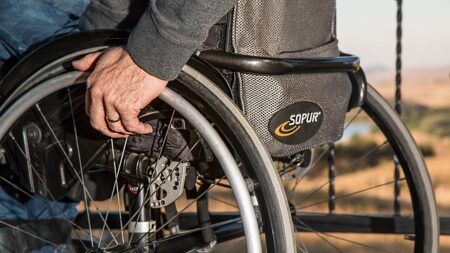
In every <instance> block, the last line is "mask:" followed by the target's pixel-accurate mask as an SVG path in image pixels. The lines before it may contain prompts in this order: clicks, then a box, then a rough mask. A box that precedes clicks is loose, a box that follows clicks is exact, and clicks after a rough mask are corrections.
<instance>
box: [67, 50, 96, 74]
mask: <svg viewBox="0 0 450 253" xmlns="http://www.w3.org/2000/svg"><path fill="white" fill-rule="evenodd" d="M101 55H102V52H96V53H92V54H87V55H85V56H84V57H83V58H81V59H78V60H75V61H73V62H72V66H73V67H74V68H75V69H76V70H79V71H83V72H85V71H88V70H90V69H92V68H93V67H94V66H95V64H96V63H97V60H98V59H99V58H100V56H101Z"/></svg>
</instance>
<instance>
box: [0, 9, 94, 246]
mask: <svg viewBox="0 0 450 253" xmlns="http://www.w3.org/2000/svg"><path fill="white" fill-rule="evenodd" d="M88 3H89V0H1V1H0V24H1V25H0V60H2V61H7V60H11V59H15V60H18V59H20V58H22V57H23V56H24V55H26V53H27V52H29V51H30V50H32V49H33V48H35V47H37V46H39V45H41V44H43V43H45V42H47V41H50V40H52V39H54V38H55V37H58V36H61V35H64V34H68V33H73V32H77V31H78V30H79V28H78V26H79V16H80V15H81V13H82V12H83V10H84V9H85V8H86V6H87V5H88ZM4 187H7V186H6V185H5V183H4V182H3V181H2V182H0V219H1V220H39V219H67V218H73V217H75V216H76V214H77V211H76V203H65V202H57V201H51V200H48V199H44V198H43V197H40V196H35V198H32V199H30V200H28V201H26V202H20V201H18V200H17V199H16V198H15V197H14V196H12V195H14V194H8V193H7V192H6V191H5V190H4ZM62 247H64V245H63V246H62ZM33 252H38V253H44V252H45V253H46V252H58V249H55V248H54V247H51V246H49V247H44V248H42V249H40V250H37V251H33Z"/></svg>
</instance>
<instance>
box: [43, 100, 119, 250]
mask: <svg viewBox="0 0 450 253" xmlns="http://www.w3.org/2000/svg"><path fill="white" fill-rule="evenodd" d="M35 108H36V110H37V111H38V112H39V115H40V116H41V118H42V120H43V121H44V123H45V125H46V127H47V128H48V130H49V131H50V133H51V135H52V137H53V138H54V139H55V141H56V143H57V144H58V147H59V149H60V151H61V152H62V154H63V155H64V157H65V159H66V160H67V162H68V163H69V165H70V167H71V168H72V170H73V172H74V173H75V176H76V177H77V178H78V181H79V182H80V183H81V186H82V187H83V190H84V193H86V197H89V199H86V200H88V201H90V202H91V203H92V204H93V205H94V208H95V209H96V211H97V213H98V214H99V217H100V218H101V219H102V221H103V222H105V223H106V220H105V218H104V217H103V215H102V214H101V212H100V210H99V209H98V207H97V205H96V204H95V202H94V199H93V198H92V196H91V194H90V193H89V190H88V189H87V187H86V185H85V181H84V177H83V176H80V174H79V173H78V172H77V170H76V169H75V166H74V165H73V163H72V161H71V160H70V158H69V156H68V154H67V152H66V151H65V150H64V148H63V146H62V144H61V142H60V141H59V139H58V137H57V136H56V133H55V131H54V130H53V128H52V127H51V125H50V123H49V122H48V120H47V118H46V117H45V115H44V113H43V111H42V110H41V107H40V106H39V104H35ZM81 174H82V175H83V173H82V172H81ZM85 204H87V202H86V201H85ZM85 206H86V207H87V205H85ZM106 226H107V228H108V230H110V229H109V227H108V224H106ZM111 236H113V234H112V233H111ZM113 239H114V240H115V242H116V244H117V245H119V243H118V242H117V240H116V239H115V238H114V236H113ZM92 246H93V245H92Z"/></svg>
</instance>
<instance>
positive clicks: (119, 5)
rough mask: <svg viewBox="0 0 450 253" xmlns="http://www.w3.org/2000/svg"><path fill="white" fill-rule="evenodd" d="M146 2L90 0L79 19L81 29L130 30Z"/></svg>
mask: <svg viewBox="0 0 450 253" xmlns="http://www.w3.org/2000/svg"><path fill="white" fill-rule="evenodd" d="M147 5H148V0H92V1H91V3H90V4H89V6H88V7H87V8H86V11H85V12H84V13H83V15H82V16H81V18H80V22H81V29H83V30H94V29H116V28H117V29H128V30H129V29H132V28H133V27H134V26H135V24H136V23H137V21H138V20H139V18H140V17H141V15H142V13H143V12H144V11H145V9H146V8H147Z"/></svg>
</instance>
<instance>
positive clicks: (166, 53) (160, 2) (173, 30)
mask: <svg viewBox="0 0 450 253" xmlns="http://www.w3.org/2000/svg"><path fill="white" fill-rule="evenodd" d="M235 2H236V0H92V1H91V4H90V6H89V7H88V8H87V9H86V11H85V13H84V14H83V16H82V18H81V24H82V27H83V28H84V29H87V30H91V29H108V28H122V29H123V28H125V29H129V28H132V32H131V35H130V38H129V41H128V45H127V49H128V51H129V53H130V55H131V57H132V58H133V59H134V61H135V62H136V63H137V65H139V66H140V67H141V68H142V69H144V70H145V71H147V72H148V73H149V74H151V75H153V76H156V77H158V78H160V79H163V80H173V79H175V78H176V77H177V75H178V73H179V72H180V70H181V68H182V67H183V65H184V64H186V62H187V61H188V59H189V57H190V56H191V55H192V54H193V53H194V51H195V50H196V49H197V48H199V47H200V46H201V44H202V42H203V41H204V40H205V39H206V37H207V35H208V30H209V29H210V28H211V27H212V26H213V25H214V24H215V23H216V22H217V21H218V20H219V19H220V18H222V17H223V16H224V15H225V14H226V13H227V12H229V11H230V10H231V9H232V7H233V5H234V4H235ZM136 23H137V24H136Z"/></svg>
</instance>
